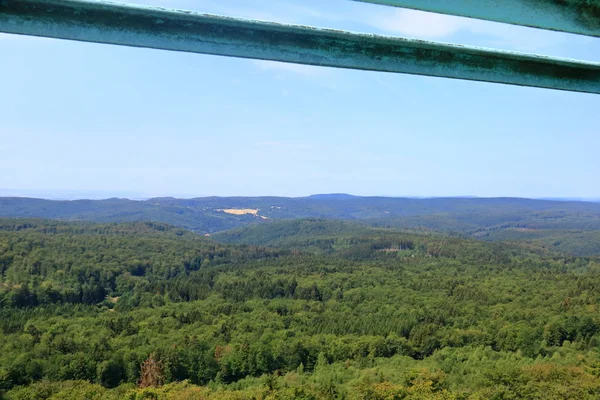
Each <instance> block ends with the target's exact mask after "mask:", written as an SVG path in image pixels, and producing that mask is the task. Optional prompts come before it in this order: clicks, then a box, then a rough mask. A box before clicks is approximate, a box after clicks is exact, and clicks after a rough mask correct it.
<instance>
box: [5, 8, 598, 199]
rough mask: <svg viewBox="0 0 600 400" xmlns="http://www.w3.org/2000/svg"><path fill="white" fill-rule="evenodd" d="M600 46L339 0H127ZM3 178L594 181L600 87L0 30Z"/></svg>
mask: <svg viewBox="0 0 600 400" xmlns="http://www.w3.org/2000/svg"><path fill="white" fill-rule="evenodd" d="M127 2H129V3H141V4H149V5H157V6H166V7H172V8H182V9H191V10H196V11H201V12H208V13H216V14H227V15H233V16H240V17H246V18H257V19H263V20H277V21H282V22H288V23H298V24H306V25H313V26H324V27H332V28H339V29H348V30H352V31H361V32H373V33H380V34H386V35H397V36H404V37H415V38H422V39H428V40H435V41H442V42H455V43H463V44H469V45H476V46H485V47H495V48H502V49H508V50H517V51H525V52H534V53H544V54H548V55H553V56H560V57H569V58H578V59H585V60H590V61H600V40H598V39H592V38H588V37H582V36H576V35H568V34H561V33H555V32H546V31H540V30H534V29H528V28H520V27H514V26H508V25H502V24H496V23H489V22H482V21H476V20H470V19H464V18H456V17H449V16H440V15H435V14H428V13H421V12H415V11H408V10H401V9H393V8H388V7H382V6H375V5H370V4H362V3H356V2H351V1H347V0H331V1H327V2H323V1H317V0H285V1H284V0H278V1H272V0H271V1H264V0H255V1H252V2H249V1H247V0H246V1H234V0H231V1H224V0H214V1H211V0H206V1H204V0H202V1H199V0H193V1H192V0H153V1H150V0H136V1H127ZM0 54H2V62H0V76H1V77H2V83H1V86H0V87H1V94H2V95H1V96H0V121H1V123H0V149H1V150H2V152H1V154H2V156H1V157H0V195H36V194H37V195H40V196H44V197H60V196H61V195H63V194H65V193H67V194H68V195H69V196H74V197H77V196H82V195H89V197H110V196H129V197H143V196H166V195H170V196H180V197H192V196H209V195H221V196H229V195H283V196H303V195H308V194H312V193H332V192H345V193H352V194H356V195H390V196H461V195H475V196H486V197H490V196H520V197H595V198H598V197H600V184H599V182H600V178H599V177H600V157H599V156H598V154H599V153H600V96H598V95H588V94H578V93H568V92H559V91H552V90H545V89H534V88H522V87H516V86H506V85H497V84H488V83H477V82H466V81H456V80H449V79H440V78H428V77H419V76H409V75H400V74H385V73H374V72H360V71H349V70H340V69H332V68H319V67H309V66H300V65H294V64H281V63H273V62H265V61H256V60H243V59H234V58H225V57H215V56H204V55H197V54H185V53H175V52H166V51H158V50H148V49H136V48H127V47H117V46H107V45H97V44H86V43H78V42H69V41H60V40H52V39H42V38H32V37H21V36H14V35H2V34H0Z"/></svg>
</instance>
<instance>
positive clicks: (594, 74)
mask: <svg viewBox="0 0 600 400" xmlns="http://www.w3.org/2000/svg"><path fill="white" fill-rule="evenodd" d="M2 1H3V3H2V8H0V32H7V33H15V34H25V35H35V36H45V37H54V38H61V39H71V40H80V41H87V42H96V43H108V44H116V45H125V46H134V47H146V48H155V49H163V50H174V51H185V52H194V53H203V54H214V55H223V56H233V57H242V58H254V59H262V60H273V61H283V62H292V63H298V64H308V65H319V66H328V67H339V68H351V69H361V70H371V71H384V72H398V73H406V74H416V75H427V76H437V77H446V78H456V79H466V80H476V81H486V82H496V83H506V84H512V85H522V86H534V87H542V88H551V89H560V90H570V91H578V92H588V93H597V94H600V64H599V63H590V62H583V61H576V60H567V59H556V58H550V57H545V56H538V55H531V54H522V53H513V52H507V51H496V50H488V49H481V48H474V47H466V46H460V45H451V44H441V43H435V42H427V41H421V40H410V39H403V38H397V37H387V36H378V35H372V34H358V33H350V32H344V31H338V30H330V29H320V28H313V27H306V26H295V25H283V24H278V23H272V22H258V21H250V20H243V19H235V18H230V17H221V16H214V15H207V14H200V13H194V12H189V11H175V10H167V9H164V8H156V7H145V6H131V5H124V4H116V3H109V2H105V1H101V2H92V1H74V0H73V1H68V0H2Z"/></svg>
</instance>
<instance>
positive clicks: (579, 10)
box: [354, 0, 600, 37]
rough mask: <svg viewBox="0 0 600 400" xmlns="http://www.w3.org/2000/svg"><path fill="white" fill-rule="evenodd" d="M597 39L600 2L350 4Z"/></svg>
mask: <svg viewBox="0 0 600 400" xmlns="http://www.w3.org/2000/svg"><path fill="white" fill-rule="evenodd" d="M354 1H360V2H364V3H374V4H382V5H386V6H395V7H403V8H412V9H414V10H422V11H430V12H435V13H440V14H449V15H458V16H461V17H469V18H477V19H485V20H488V21H495V22H504V23H507V24H514V25H524V26H530V27H532V28H541V29H548V30H553V31H562V32H569V33H576V34H579V35H587V36H596V37H600V0H354Z"/></svg>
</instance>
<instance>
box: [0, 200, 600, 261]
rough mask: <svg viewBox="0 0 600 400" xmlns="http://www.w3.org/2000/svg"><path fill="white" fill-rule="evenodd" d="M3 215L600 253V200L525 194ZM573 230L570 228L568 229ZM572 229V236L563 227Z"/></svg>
mask: <svg viewBox="0 0 600 400" xmlns="http://www.w3.org/2000/svg"><path fill="white" fill-rule="evenodd" d="M0 217H13V218H14V217H16V218H49V219H58V220H70V221H73V220H78V221H91V222H136V221H154V222H162V223H168V224H171V225H174V226H178V227H181V228H185V229H189V230H192V231H194V232H198V233H208V234H213V233H216V232H222V231H226V230H230V229H235V228H243V227H246V226H250V225H256V224H261V223H269V222H270V221H272V220H282V219H298V218H321V219H338V220H347V221H354V222H360V223H361V224H364V225H370V226H373V227H388V228H390V227H391V228H401V229H423V228H424V229H429V230H437V231H443V232H454V233H460V234H462V235H472V236H474V237H477V238H478V239H482V240H493V241H495V240H529V239H536V240H541V239H547V240H550V239H548V238H549V237H552V238H553V239H552V241H551V243H550V244H551V245H552V246H559V247H560V246H562V247H565V250H568V251H570V252H573V253H575V254H579V255H595V254H600V243H599V241H598V232H600V203H593V202H582V201H552V200H533V199H523V198H509V197H507V198H470V197H463V198H452V197H450V198H427V199H419V198H400V197H360V196H353V195H349V194H343V193H334V194H317V195H312V196H308V197H297V198H289V197H274V196H264V197H200V198H192V199H177V198H172V197H160V198H152V199H148V200H142V201H138V200H128V199H119V198H112V199H106V200H72V201H56V200H43V199H36V198H20V197H0ZM567 231H568V232H567ZM564 233H568V236H569V238H567V239H568V240H566V241H565V240H562V239H564V237H563V234H564Z"/></svg>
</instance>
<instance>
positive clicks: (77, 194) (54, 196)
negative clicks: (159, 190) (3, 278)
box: [0, 188, 600, 202]
mask: <svg viewBox="0 0 600 400" xmlns="http://www.w3.org/2000/svg"><path fill="white" fill-rule="evenodd" d="M331 195H345V196H353V197H387V198H408V199H435V198H474V199H493V198H522V199H531V200H553V201H583V202H600V198H594V197H587V198H586V197H560V196H552V197H522V196H473V195H468V194H467V195H460V196H450V195H437V196H420V195H410V194H407V195H389V194H377V193H374V194H366V195H357V194H353V193H338V192H329V193H309V194H306V195H300V196H286V195H278V194H264V195H244V194H237V195H218V194H181V193H179V194H148V193H136V192H122V191H77V190H56V191H45V190H11V189H1V188H0V198H2V197H22V198H34V199H43V200H55V201H61V200H62V201H70V200H107V199H113V198H118V199H127V200H135V201H144V200H149V199H153V198H161V197H162V198H175V199H183V200H185V199H195V198H206V197H223V198H230V197H248V198H252V197H282V198H303V197H310V196H331Z"/></svg>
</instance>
